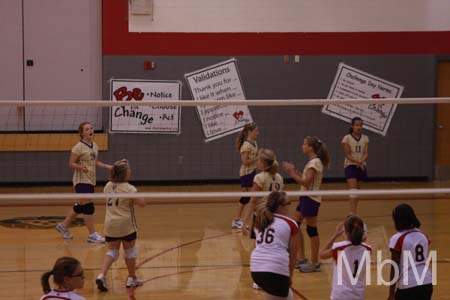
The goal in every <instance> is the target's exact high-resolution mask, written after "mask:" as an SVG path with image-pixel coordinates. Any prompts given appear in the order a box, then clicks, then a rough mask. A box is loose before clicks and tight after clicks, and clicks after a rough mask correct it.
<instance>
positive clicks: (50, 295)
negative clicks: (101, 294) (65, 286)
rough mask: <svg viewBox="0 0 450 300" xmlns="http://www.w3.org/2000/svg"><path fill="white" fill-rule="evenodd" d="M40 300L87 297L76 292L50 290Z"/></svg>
mask: <svg viewBox="0 0 450 300" xmlns="http://www.w3.org/2000/svg"><path fill="white" fill-rule="evenodd" d="M40 300H86V298H84V297H81V296H80V295H77V294H75V293H74V292H56V291H50V292H49V293H47V294H45V295H44V296H42V297H41V299H40Z"/></svg>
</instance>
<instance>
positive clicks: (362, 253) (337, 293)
mask: <svg viewBox="0 0 450 300" xmlns="http://www.w3.org/2000/svg"><path fill="white" fill-rule="evenodd" d="M332 249H333V288H332V290H331V296H330V298H331V299H332V300H364V299H365V293H366V266H367V265H366V263H370V253H371V251H372V248H371V247H370V246H369V245H367V244H365V243H362V244H361V245H357V246H354V245H352V243H351V242H350V241H342V242H338V243H334V244H333V246H332ZM339 255H343V257H342V269H339V268H338V258H339ZM366 259H367V260H368V261H367V262H366V261H365V260H366ZM345 260H347V262H348V266H349V268H348V269H347V267H346V263H345ZM361 264H362V265H361ZM369 267H370V265H369ZM359 268H361V271H360V273H359V277H358V281H357V282H356V285H353V284H352V282H351V278H355V276H356V275H357V272H358V269H359ZM349 270H350V272H349ZM339 276H342V284H339V283H341V282H340V281H339V280H338V278H339Z"/></svg>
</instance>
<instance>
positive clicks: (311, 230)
mask: <svg viewBox="0 0 450 300" xmlns="http://www.w3.org/2000/svg"><path fill="white" fill-rule="evenodd" d="M306 232H307V233H308V236H309V237H315V236H318V235H319V232H318V231H317V227H312V226H309V225H306Z"/></svg>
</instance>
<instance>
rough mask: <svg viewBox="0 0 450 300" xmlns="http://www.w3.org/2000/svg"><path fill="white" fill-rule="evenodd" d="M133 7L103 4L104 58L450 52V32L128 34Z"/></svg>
mask: <svg viewBox="0 0 450 300" xmlns="http://www.w3.org/2000/svg"><path fill="white" fill-rule="evenodd" d="M127 3H128V2H127V1H103V55H283V54H302V55H334V54H336V55H339V54H348V55H360V54H361V55H364V54H366V55H371V54H448V53H450V31H407V32H406V31H405V32H392V31H391V32H283V33H273V32H270V33H269V32H263V33H258V32H239V33H233V32H229V33H228V32H225V33H211V32H208V33H199V32H196V33H178V32H146V33H136V32H128V6H127V5H128V4H127Z"/></svg>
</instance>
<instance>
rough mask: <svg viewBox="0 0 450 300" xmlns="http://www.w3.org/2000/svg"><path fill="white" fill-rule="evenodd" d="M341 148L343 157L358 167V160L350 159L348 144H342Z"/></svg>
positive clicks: (350, 153) (350, 150) (350, 152)
mask: <svg viewBox="0 0 450 300" xmlns="http://www.w3.org/2000/svg"><path fill="white" fill-rule="evenodd" d="M342 147H343V148H344V155H345V158H346V159H348V160H349V161H351V162H352V163H355V164H358V165H359V164H360V163H361V162H360V161H359V160H357V159H354V158H353V157H352V149H351V148H350V145H349V144H348V143H342Z"/></svg>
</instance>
